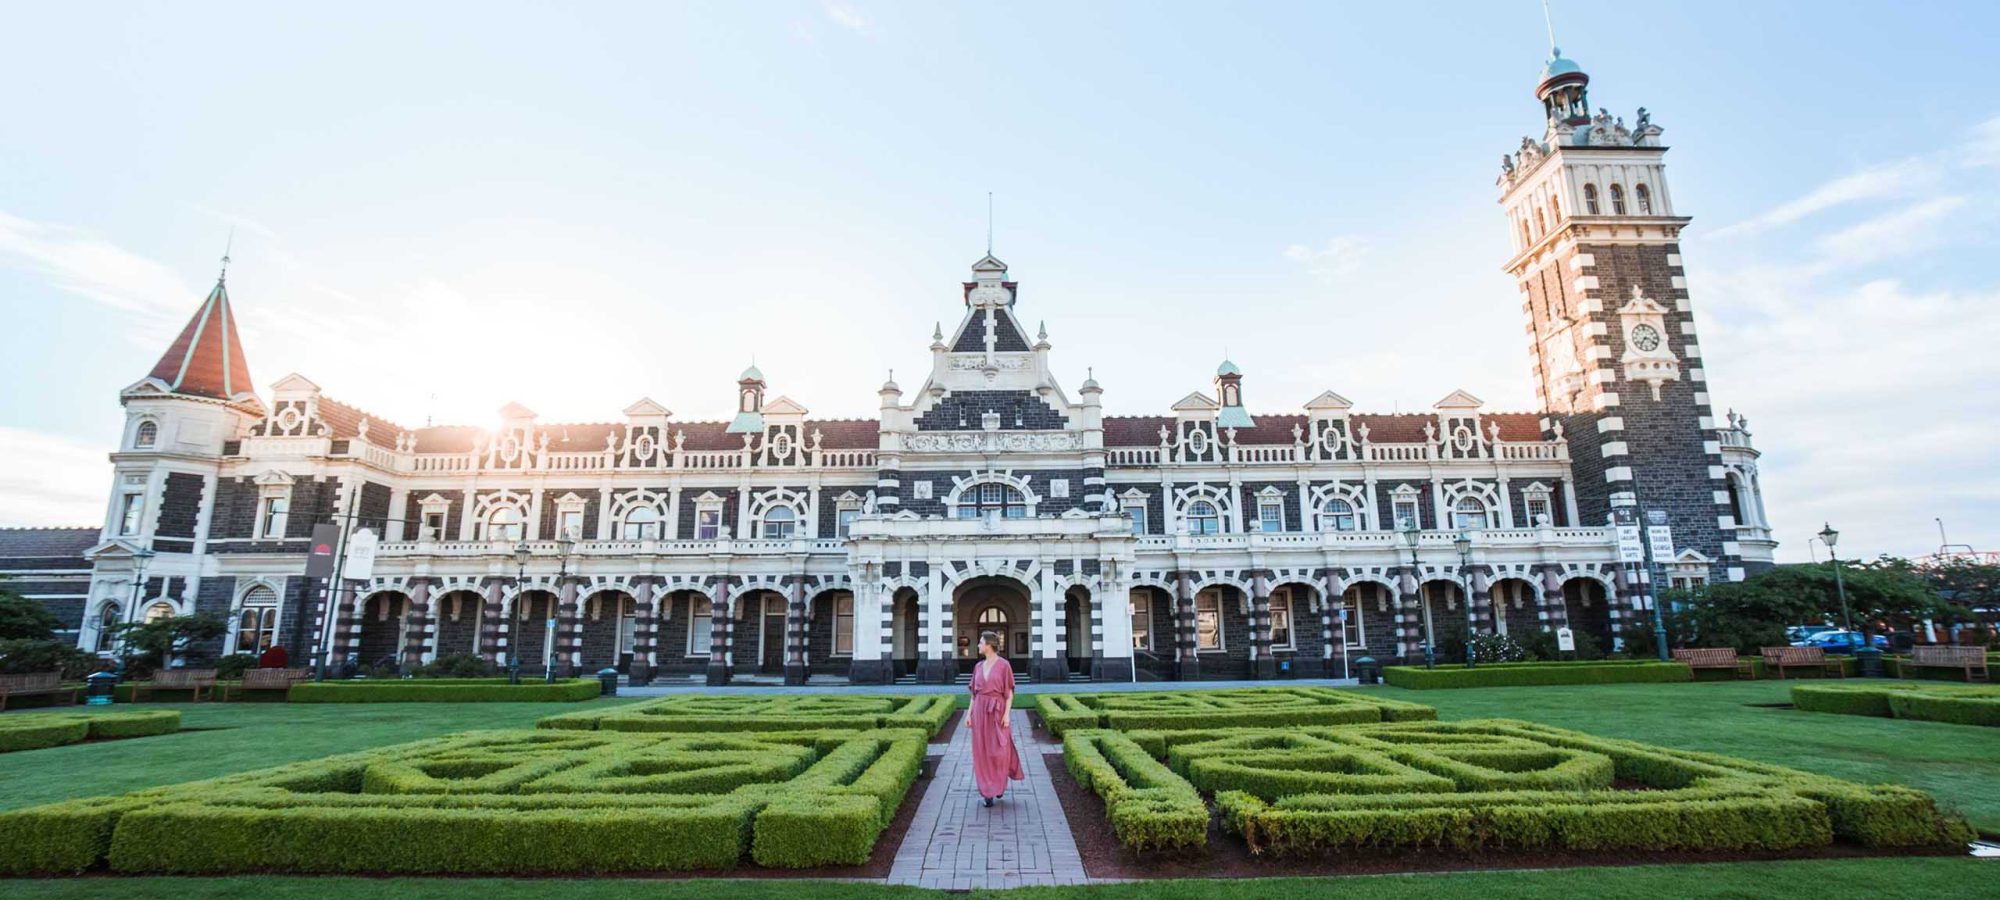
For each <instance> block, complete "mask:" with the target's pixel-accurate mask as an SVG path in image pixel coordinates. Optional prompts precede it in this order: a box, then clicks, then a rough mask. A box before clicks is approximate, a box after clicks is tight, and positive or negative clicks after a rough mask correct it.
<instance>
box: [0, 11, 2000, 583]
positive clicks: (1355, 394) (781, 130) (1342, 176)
mask: <svg viewBox="0 0 2000 900" xmlns="http://www.w3.org/2000/svg"><path fill="white" fill-rule="evenodd" d="M7 18H8V21H9V27H8V28H7V29H5V32H4V33H0V84H5V85H7V86H8V88H9V90H8V92H7V93H8V100H7V112H6V114H5V115H4V116H0V325H4V333H5V334H6V335H7V336H8V339H6V340H5V342H4V345H0V346H4V347H5V349H6V353H7V355H8V357H9V359H8V362H9V364H10V365H9V368H10V369H11V373H10V374H11V377H9V378H8V379H7V381H6V387H5V389H4V392H0V525H46V524H88V523H92V522H97V521H100V520H101V519H102V517H103V509H104V504H105V502H106V501H105V498H106V497H107V496H108V487H109V479H110V467H109V464H108V462H107V460H106V456H105V455H106V453H107V452H108V450H109V449H110V448H111V447H112V446H113V445H114V444H115V442H116V439H117V436H118V434H119V430H120V427H121V424H122V422H123V418H122V414H121V412H120V410H119V409H118V407H117V394H118V391H119V390H120V389H121V388H123V387H125V386H127V385H129V384H131V383H132V382H134V381H137V380H138V379H139V378H141V377H142V376H143V375H144V374H145V373H146V371H147V370H148V369H149V368H150V367H151V365H152V363H153V361H154V360H155V359H156V358H157V357H158V356H159V354H160V352H161V351H162V350H163V349H164V348H165V347H166V345H167V343H168V342H169V341H170V340H171V339H172V337H173V334H174V333H175V332H176V331H177V330H178V329H179V328H180V327H181V326H182V325H183V324H184V323H185V321H186V319H187V318H188V316H189V315H190V314H191V313H192V312H193V311H194V309H195V308H196V306H198V305H199V303H200V301H201V299H202V297H203V295H204V294H205V293H206V292H207V290H208V288H209V286H210V285H212V284H213V282H214V279H215V277H216V273H217V269H218V265H219V261H218V260H219V257H221V256H222V255H223V252H224V249H225V246H227V248H228V251H229V253H230V255H231V257H232V259H233V262H232V264H231V266H230V268H229V274H228V284H229V290H230V295H231V298H232V300H233V301H234V303H235V307H236V311H237V315H238V319H239V322H240V324H241V326H242V332H243V338H244V343H245V345H246V348H247V351H248V355H249V362H250V368H251V371H252V374H253V375H254V376H255V379H256V382H257V384H258V386H259V389H260V390H263V391H268V386H269V385H270V384H271V383H272V382H274V381H276V380H278V379H279V378H281V377H283V376H284V375H286V374H288V373H292V372H297V373H300V374H303V375H305V376H306V377H308V378H310V379H312V380H313V381H315V382H316V383H318V384H319V385H320V386H321V387H322V388H324V389H325V391H326V392H327V394H328V395H329V396H332V397H335V398H338V399H341V400H343V401H346V402H349V403H352V404H355V405H357V406H360V407H362V408H363V409H366V410H369V411H370V412H371V413H373V414H376V415H378V416H381V417H385V418H386V419H388V420H390V421H393V422H396V423H399V424H402V425H405V426H415V425H421V424H423V423H424V422H425V421H427V420H429V421H436V422H439V423H462V424H475V425H490V424H494V423H496V422H497V410H498V409H499V408H500V407H501V406H502V405H504V404H506V403H507V402H509V401H518V402H520V403H523V404H525V405H526V406H528V407H529V408H531V409H534V410H535V411H537V412H538V413H540V414H541V416H542V418H543V419H544V420H545V421H615V420H619V419H621V418H622V416H621V414H620V410H622V409H623V408H624V407H625V406H627V405H629V404H631V403H632V402H634V401H636V400H638V399H639V398H641V397H650V398H652V399H654V400H657V401H658V402H660V403H662V404H663V405H665V406H666V407H668V408H669V409H671V410H673V411H674V413H675V415H676V417H677V418H680V419H683V420H715V419H724V418H726V417H727V416H728V414H729V413H730V411H731V410H732V397H733V394H732V390H733V382H734V378H735V376H736V374H737V373H738V372H740V371H741V370H742V369H743V367H744V366H745V365H747V364H749V363H751V362H752V361H753V360H754V361H755V363H756V364H757V365H758V367H759V368H761V369H762V370H763V371H764V372H765V373H766V374H767V375H768V376H769V378H770V385H771V387H770V389H771V392H772V394H773V395H774V396H775V395H784V396H789V397H791V398H792V399H794V400H796V401H797V402H799V403H801V404H803V405H804V406H806V407H807V408H808V409H810V410H811V411H812V414H813V416H814V417H816V418H837V417H872V416H873V415H874V411H875V405H876V402H877V401H876V395H875V388H876V387H877V386H878V385H879V384H880V383H881V381H882V380H883V379H884V378H885V377H887V376H888V373H889V372H890V371H891V370H894V371H896V372H899V373H902V374H901V375H900V377H899V380H900V381H901V383H902V384H903V385H904V387H905V389H906V390H909V389H913V388H914V387H915V386H916V385H917V384H919V383H921V379H922V377H923V374H924V373H925V371H926V370H927V367H928V365H929V358H928V352H927V349H926V348H927V346H928V345H929V343H930V335H931V330H932V327H933V324H934V323H935V322H938V321H940V320H943V322H944V326H945V327H946V329H947V330H948V329H949V328H950V327H951V325H952V324H953V321H954V320H955V319H956V317H957V315H958V313H959V311H960V309H961V306H960V300H959V287H958V284H959V282H961V281H963V280H965V279H966V278H968V277H969V275H968V271H969V266H970V265H971V263H972V262H973V261H974V260H975V259H977V258H978V257H979V256H980V255H981V254H982V253H983V252H984V250H985V247H986V238H987V224H988V222H987V194H988V192H991V193H992V194H993V197H994V199H993V209H994V214H993V219H992V232H993V250H994V252H995V253H996V254H997V255H998V256H999V257H1000V258H1001V259H1004V260H1006V261H1007V263H1008V264H1009V266H1010V267H1011V274H1012V277H1014V278H1015V279H1017V280H1018V281H1019V282H1020V284H1021V289H1020V299H1019V304H1018V306H1017V312H1018V313H1019V314H1020V315H1021V316H1022V318H1023V319H1025V320H1027V321H1029V322H1045V323H1046V326H1047V328H1048V332H1049V339H1050V341H1051V343H1052V344H1053V348H1054V349H1053V350H1052V357H1051V359H1052V366H1053V367H1054V369H1055V372H1056V374H1057V376H1058V377H1059V378H1060V379H1061V380H1063V381H1064V383H1065V385H1066V386H1067V387H1068V388H1069V389H1070V390H1071V391H1072V392H1073V391H1074V388H1075V385H1076V384H1077V383H1078V382H1080V381H1081V380H1082V379H1083V378H1084V377H1085V375H1086V372H1090V373H1092V374H1094V375H1095V377H1096V378H1097V380H1098V381H1100V382H1101V383H1102V384H1103V385H1104V388H1105V395H1104V402H1105V404H1106V406H1107V408H1108V412H1109V413H1111V414H1114V415H1118V414H1125V415H1155V414H1164V413H1165V412H1166V410H1167V408H1168V407H1169V406H1170V405H1171V404H1172V403H1173V402H1174V401H1175V400H1177V399H1178V398H1180V397H1182V396H1184V395H1185V394H1187V393H1188V392H1190V391H1194V390H1201V389H1207V388H1209V387H1210V385H1211V378H1212V374H1213V372H1214V370H1215V366H1216V365H1217V363H1218V362H1220V361H1221V360H1222V359H1223V358H1224V357H1225V356H1228V357H1230V358H1233V359H1234V360H1235V361H1236V362H1237V363H1238V364H1239V365H1240V366H1241V367H1242V368H1243V370H1244V372H1245V381H1244V391H1245V399H1246V402H1247V405H1248V406H1249V407H1250V409H1251V411H1252V412H1253V413H1259V412H1262V413H1290V412H1296V411H1298V410H1299V409H1300V408H1301V407H1302V406H1303V404H1304V403H1305V402H1306V401H1307V400H1309V399H1310V398H1312V397H1313V396H1315V395H1316V394H1318V393H1319V392H1320V391H1322V390H1328V389H1332V390H1335V391H1338V392H1339V393H1341V394H1342V395H1344V396H1346V397H1348V398H1350V399H1352V400H1353V401H1354V402H1355V403H1356V404H1357V406H1358V407H1360V408H1361V409H1363V410H1366V411H1371V412H1372V411H1381V412H1392V411H1405V412H1408V411H1416V410H1425V409H1428V408H1429V407H1430V405H1431V404H1432V403H1433V402H1435V401H1436V400H1438V399H1439V398H1441V397H1443V396H1445V395H1446V394H1448V393H1450V392H1451V391H1452V390H1454V389H1458V388H1463V389H1466V390H1468V391H1470V392H1471V393H1473V394H1474V395H1476V396H1478V397H1480V398H1482V399H1484V400H1485V401H1486V402H1487V409H1489V410H1493V411H1505V410H1526V409H1532V408H1533V402H1534V393H1533V385H1532V382H1531V380H1530V361H1529V356H1528V350H1529V348H1528V342H1527V338H1526V337H1525V335H1524V333H1523V328H1524V321H1523V318H1522V313H1521V310H1520V304H1519V299H1518V293H1517V291H1516V288H1515V286H1514V285H1513V284H1512V283H1511V280H1510V279H1509V278H1508V276H1507V275H1506V274H1504V273H1503V272H1502V271H1501V270H1500V266H1501V264H1502V263H1503V262H1504V261H1505V259H1506V257H1507V256H1508V254H1509V252H1510V250H1509V246H1508V241H1507V233H1506V225H1505V220H1504V217H1503V215H1502V212H1501V210H1500V208H1499V207H1498V205H1497V200H1498V192H1497V189H1496V187H1495V184H1494V182H1495V179H1496V177H1497V176H1498V175H1499V157H1500V155H1501V154H1503V153H1505V152H1507V151H1509V150H1511V149H1514V148H1516V147H1518V146H1519V143H1520V138H1521V137H1522V136H1523V135H1526V134H1533V135H1535V136H1537V137H1539V136H1540V135H1541V132H1542V115H1541V109H1540V106H1539V104H1538V103H1537V101H1536V100H1535V99H1534V96H1533V90H1534V86H1535V81H1536V78H1537V75H1538V73H1539V71H1540V66H1541V64H1542V61H1543V60H1544V59H1545V58H1546V57H1547V55H1548V38H1547V35H1546V31H1545V26H1544V22H1543V17H1542V10H1541V7H1540V4H1539V3H1535V2H1532V0H1514V2H1484V0H1482V2H1466V3H1435V4H1386V3H1366V4H1360V3H1328V2H1313V3H1277V2H1264V3H1257V4H1196V3H1180V2H1146V3H1114V2H1085V3H1075V2H1063V3H1032V2H1031V3H1007V4H990V3H989V4H974V3H966V2H913V3H886V2H885V3H875V2H860V0H847V2H836V0H827V2H821V0H765V2H719V3H677V4H667V3H632V4H613V3H593V4H546V3H532V4H516V3H506V2H478V3H445V2H437V3H424V4H409V3H371V2H350V3H342V4H312V5H307V4H270V3H209V2H189V3H117V4H63V3H40V4H16V5H12V6H11V8H10V9H9V11H8V15H7ZM1553 20H1554V23H1555V24H1554V27H1555V31H1556V37H1557V38H1558V42H1559V43H1560V44H1561V45H1562V47H1563V50H1564V51H1565V55H1567V56H1569V57H1571V58H1572V59H1575V60H1576V61H1577V62H1578V63H1580V64H1581V65H1582V66H1583V68H1584V69H1585V71H1587V72H1588V73H1589V74H1590V76H1591V98H1592V102H1593V103H1594V104H1596V105H1599V106H1604V107H1609V108H1610V109H1611V110H1613V112H1614V113H1616V114H1618V115H1623V116H1626V117H1628V118H1629V117H1632V116H1633V115H1634V113H1635V110H1636V108H1637V107H1640V106H1645V107H1646V108H1647V109H1648V110H1649V111H1650V112H1651V114H1652V118H1653V121H1654V122H1655V123H1657V124H1659V125H1661V126H1662V127H1664V128H1665V129H1666V132H1665V135H1664V142H1665V143H1666V144H1668V145H1669V146H1671V147H1672V148H1673V149H1672V150H1671V151H1670V152H1669V153H1668V154H1667V162H1668V177H1669V180H1670V183H1671V185H1672V190H1673V195H1674V200H1675V205H1676V208H1677V211H1678V212H1680V213H1682V214H1684V215H1691V216H1692V217H1693V223H1692V225H1691V226H1690V227H1689V228H1688V230H1687V231H1686V232H1685V233H1684V236H1683V243H1682V254H1683V257H1684V259H1685V261H1686V269H1687V272H1688V281H1689V289H1690V291H1691V294H1692V298H1693V304H1694V307H1695V309H1696V314H1697V318H1698V325H1699V328H1700V333H1701V335H1702V338H1703V340H1702V350H1703V363H1704V366H1705V368H1706V369H1707V374H1708V377H1709V384H1710V390H1711V392H1712V396H1713V399H1714V403H1715V404H1716V407H1717V410H1716V411H1717V413H1718V415H1720V414H1721V413H1722V412H1723V411H1724V410H1726V409H1731V408H1733V409H1736V410H1738V411H1740V412H1742V413H1743V414H1744V415H1746V416H1748V417H1749V421H1750V428H1751V430H1752V431H1753V433H1754V435H1755V441H1756V444H1757V446H1758V447H1759V448H1760V449H1761V450H1762V451H1763V453H1764V457H1763V461H1762V463H1761V466H1762V472H1763V483H1764V487H1765V492H1766V505H1767V508H1768V511H1769V514H1770V516H1771V518H1772V520H1773V521H1774V522H1775V523H1776V526H1777V527H1776V533H1777V536H1778V538H1779V539H1780V540H1781V541H1782V542H1783V543H1782V546H1781V547H1780V549H1779V555H1780V558H1781V559H1785V560H1805V559H1808V558H1809V557H1810V556H1811V555H1812V554H1814V553H1818V554H1820V555H1821V557H1822V558H1823V553H1824V551H1823V549H1817V548H1814V547H1812V546H1810V545H1809V538H1810V536H1811V535H1812V534H1813V533H1815V532H1817V531H1818V530H1819V529H1820V527H1821V525H1822V524H1823V523H1829V522H1830V523H1833V524H1835V526H1836V527H1838V528H1839V529H1840V531H1841V533H1842V535H1843V537H1842V539H1841V540H1840V542H1839V548H1840V551H1841V554H1842V556H1844V557H1850V558H1851V557H1855V556H1864V557H1865V556H1874V555H1876V554H1878V553H1892V554H1898V555H1915V554H1922V553H1927V552H1932V551H1934V550H1936V549H1937V547H1938V545H1939V543H1940V539H1939V535H1938V528H1937V524H1936V520H1937V519H1942V521H1943V523H1944V525H1945V527H1946V528H1947V529H1948V532H1949V538H1950V541H1951V542H1952V543H1969V544H1973V545H1975V546H1977V547H1979V548H1981V549H2000V515H1996V512H2000V473H1996V469H1995V466H1994V464H1993V460H1994V459H1996V458H2000V453H1996V450H1995V447H1996V445H2000V399H1996V397H2000V392H1996V391H1995V387H1996V385H2000V352H1996V350H1995V346H1996V342H2000V266H1995V265H1994V262H1993V261H1994V260H1995V259H2000V247H1996V244H2000V66H1995V65H1994V64H1993V63H1992V59H1991V50H1990V45H1989V44H1988V41H1989V40H1990V36H1991V34H1993V33H1994V32H1995V31H1996V29H2000V6H1995V5H1993V4H1990V3H1963V4H1953V3H1943V2H1927V3H1921V4H1909V5H1902V6H1896V7H1891V6H1889V5H1886V4H1855V3H1829V2H1811V3H1807V2H1758V3H1741V2H1726V3H1724V2H1684V3H1672V4H1652V5H1648V6H1646V7H1644V8H1643V11H1641V9H1640V8H1638V7H1627V6H1623V5H1617V4H1583V3H1576V2H1570V0H1556V2H1555V3H1554V4H1553ZM232 234H233V238H232ZM1031 327H1032V326H1031ZM267 396H268V394H267Z"/></svg>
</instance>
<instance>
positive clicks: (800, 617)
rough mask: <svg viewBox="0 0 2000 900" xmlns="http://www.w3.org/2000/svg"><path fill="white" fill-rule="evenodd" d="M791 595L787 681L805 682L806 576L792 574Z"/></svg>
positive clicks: (787, 611) (787, 610) (787, 618)
mask: <svg viewBox="0 0 2000 900" xmlns="http://www.w3.org/2000/svg"><path fill="white" fill-rule="evenodd" d="M788 580H789V581H790V582H791V586H792V589H791V592H790V593H791V596H790V597H789V598H787V602H786V603H785V683H786V684H805V683H806V678H807V677H808V675H809V670H808V669H807V668H806V577H805V576H804V575H792V576H790V577H789V579H788Z"/></svg>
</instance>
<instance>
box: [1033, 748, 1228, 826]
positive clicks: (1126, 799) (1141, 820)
mask: <svg viewBox="0 0 2000 900" xmlns="http://www.w3.org/2000/svg"><path fill="white" fill-rule="evenodd" d="M1063 762H1064V763H1065V764H1066V765H1067V767H1068V769H1069V774H1070V776H1071V777H1073V778H1075V779H1076V782H1077V784H1079V785H1081V786H1082V787H1083V788H1084V789H1085V790H1091V791H1096V792H1097V794H1098V796H1100V797H1103V798H1104V807H1105V816H1106V818H1108V819H1110V820H1111V830H1112V832H1113V833H1114V834H1116V835H1117V836H1118V841H1119V843H1121V844H1123V845H1125V846H1126V847H1127V848H1129V849H1132V850H1138V851H1146V850H1176V849H1189V848H1195V847H1201V846H1203V845H1204V844H1206V843H1207V842H1208V807H1206V806H1204V805H1202V802H1201V795H1200V794H1198V793H1196V792H1195V789H1194V787H1193V786H1192V785H1189V784H1188V783H1187V781H1185V780H1183V779H1182V778H1180V777H1179V776H1177V775H1175V774H1174V773H1173V772H1172V771H1171V770H1169V769H1168V768H1167V767H1166V766H1163V765H1161V764H1160V762H1159V760H1156V759H1154V758H1153V757H1151V756H1149V755H1147V753H1146V751H1145V750H1144V749H1142V748H1140V746H1139V745H1138V744H1135V743H1133V742H1132V740H1131V739H1130V738H1128V737H1126V736H1124V735H1122V734H1120V733H1118V732H1116V731H1076V732H1072V733H1071V734H1070V735H1069V736H1068V737H1066V738H1064V739H1063Z"/></svg>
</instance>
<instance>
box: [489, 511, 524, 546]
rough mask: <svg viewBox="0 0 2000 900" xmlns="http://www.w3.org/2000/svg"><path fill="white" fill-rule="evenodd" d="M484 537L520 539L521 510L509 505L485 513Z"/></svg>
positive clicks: (493, 539)
mask: <svg viewBox="0 0 2000 900" xmlns="http://www.w3.org/2000/svg"><path fill="white" fill-rule="evenodd" d="M486 539H487V540H489V541H518V540H520V539H521V511H520V510H517V509H515V508H514V507H511V506H502V507H500V508H499V509H496V510H494V511H492V512H490V513H487V514H486Z"/></svg>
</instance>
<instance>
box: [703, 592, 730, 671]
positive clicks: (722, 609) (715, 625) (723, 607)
mask: <svg viewBox="0 0 2000 900" xmlns="http://www.w3.org/2000/svg"><path fill="white" fill-rule="evenodd" d="M733 621H735V620H734V619H733V618H732V617H731V616H730V615H729V576H727V575H725V576H722V577H721V578H719V579H716V582H715V602H714V603H711V604H709V607H708V630H709V634H708V684H709V686H711V687H720V686H722V685H725V684H728V683H729V662H730V659H729V647H730V637H731V636H730V633H729V631H730V623H731V622H733Z"/></svg>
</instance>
